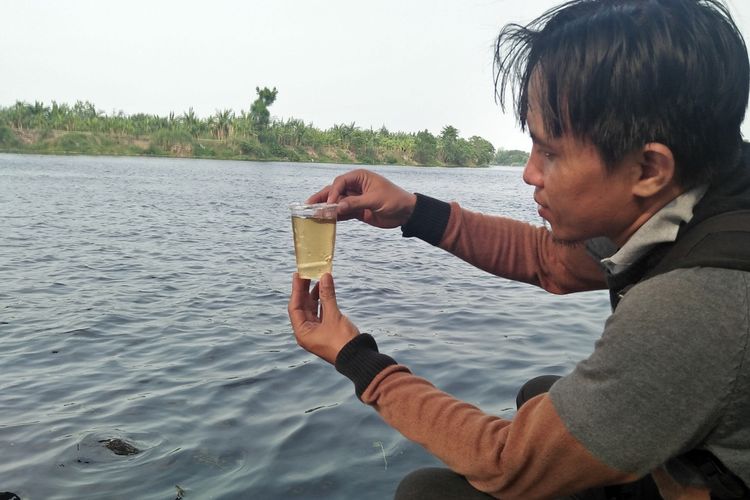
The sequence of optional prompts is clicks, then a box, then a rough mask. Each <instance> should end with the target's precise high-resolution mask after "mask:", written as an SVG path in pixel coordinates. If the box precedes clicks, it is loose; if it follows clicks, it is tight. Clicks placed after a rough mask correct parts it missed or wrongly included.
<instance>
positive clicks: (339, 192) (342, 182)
mask: <svg viewBox="0 0 750 500" xmlns="http://www.w3.org/2000/svg"><path fill="white" fill-rule="evenodd" d="M363 184H364V179H363V178H362V174H361V171H360V170H353V171H351V172H347V173H345V174H343V175H339V176H338V177H336V178H335V179H334V180H333V183H332V184H331V190H330V191H329V192H328V200H327V201H328V203H336V202H338V201H339V199H340V198H341V197H343V196H347V195H350V194H360V193H362V185H363Z"/></svg>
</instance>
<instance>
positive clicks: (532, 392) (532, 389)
mask: <svg viewBox="0 0 750 500" xmlns="http://www.w3.org/2000/svg"><path fill="white" fill-rule="evenodd" d="M560 378H562V377H560V376H559V375H540V376H538V377H535V378H532V379H531V380H529V381H528V382H526V383H525V384H523V386H522V387H521V389H520V390H519V391H518V395H517V396H516V408H520V407H521V406H522V405H523V404H524V403H525V402H526V401H528V400H529V399H531V398H533V397H534V396H538V395H539V394H543V393H545V392H548V391H549V389H550V387H552V384H554V383H555V382H556V381H557V380H559V379H560Z"/></svg>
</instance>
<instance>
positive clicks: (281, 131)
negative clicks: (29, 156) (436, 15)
mask: <svg viewBox="0 0 750 500" xmlns="http://www.w3.org/2000/svg"><path fill="white" fill-rule="evenodd" d="M256 93H257V98H256V99H255V101H253V102H252V104H251V106H250V109H249V110H248V111H241V112H240V113H239V114H238V113H235V112H234V111H232V110H229V109H227V110H217V111H216V113H215V114H214V115H212V116H210V117H208V118H199V117H198V116H197V115H196V114H195V112H194V111H193V109H192V108H190V109H189V110H188V111H187V112H185V113H183V114H181V115H175V114H174V113H170V114H169V116H166V117H161V116H156V115H150V114H143V113H139V114H134V115H126V114H124V113H123V112H119V113H113V114H111V115H107V114H105V113H104V112H102V111H101V110H98V109H97V108H96V106H94V104H92V103H90V102H88V101H78V102H76V103H75V104H74V105H72V106H70V105H68V104H58V103H57V102H54V101H53V102H52V103H51V104H50V105H49V106H48V105H45V104H44V103H42V102H35V103H34V104H29V103H25V102H20V101H19V102H16V103H15V104H14V105H13V106H9V107H1V106H0V151H4V152H15V153H48V154H91V155H150V156H177V157H195V158H218V159H241V160H270V161H277V160H281V161H292V162H335V163H354V164H357V163H360V164H370V165H376V164H398V165H424V166H460V167H482V166H487V165H490V164H494V165H510V166H514V165H523V164H525V162H526V159H527V158H528V153H526V152H524V151H517V150H511V151H508V150H504V149H498V150H495V148H494V146H493V145H492V143H490V142H489V141H488V140H486V139H484V138H482V137H478V136H473V137H470V138H468V139H464V138H461V137H459V131H458V130H457V129H456V128H455V127H453V126H451V125H446V126H445V127H443V129H442V131H441V132H440V134H439V135H437V136H435V135H433V134H431V133H430V132H429V131H427V130H423V131H421V132H417V133H404V132H391V131H389V130H388V129H386V128H385V127H382V128H380V129H378V130H373V129H362V128H360V127H357V126H356V125H355V124H354V123H350V124H341V125H334V126H333V127H331V128H329V129H327V130H320V129H317V128H315V127H314V126H313V125H312V123H310V124H306V123H304V122H303V121H302V120H297V119H294V118H290V119H287V120H277V119H272V118H271V113H270V111H269V107H270V106H271V105H272V104H273V103H274V102H275V101H276V98H277V96H278V91H277V90H276V88H273V89H269V88H268V87H263V88H259V87H258V88H256Z"/></svg>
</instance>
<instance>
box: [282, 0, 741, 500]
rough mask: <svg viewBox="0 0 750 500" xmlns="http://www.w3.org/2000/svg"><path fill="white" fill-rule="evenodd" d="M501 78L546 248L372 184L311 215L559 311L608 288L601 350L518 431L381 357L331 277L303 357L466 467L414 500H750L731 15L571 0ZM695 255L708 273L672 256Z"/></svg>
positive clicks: (296, 307) (526, 414)
mask: <svg viewBox="0 0 750 500" xmlns="http://www.w3.org/2000/svg"><path fill="white" fill-rule="evenodd" d="M495 60H496V76H497V78H496V88H497V89H498V93H499V96H500V99H501V102H503V99H504V96H505V93H506V91H507V90H508V89H510V88H512V89H513V95H514V97H515V105H516V111H517V116H518V118H519V121H520V124H521V126H522V127H523V128H525V129H527V130H528V131H529V133H530V135H531V139H532V151H531V156H530V158H529V161H528V164H527V165H526V167H525V170H524V173H523V178H524V181H525V182H527V183H528V184H530V185H532V186H534V188H535V191H534V200H535V201H536V203H537V204H538V207H539V215H540V216H541V217H542V218H543V219H544V220H546V221H547V223H548V229H545V228H538V227H533V226H530V225H527V224H524V223H521V222H518V221H513V220H510V219H507V218H502V217H493V216H486V215H482V214H478V213H473V212H470V211H468V210H465V209H462V208H461V207H460V205H458V204H457V203H455V202H452V203H450V204H449V203H445V202H442V201H438V200H435V199H432V198H429V197H426V196H424V195H421V194H412V193H408V192H406V191H404V190H403V189H401V188H399V187H397V186H395V185H394V184H392V183H390V182H389V181H388V180H386V179H384V178H383V177H381V176H378V175H376V174H374V173H371V172H367V171H364V170H357V171H354V172H350V173H347V174H344V175H342V176H340V177H337V178H336V179H335V180H334V182H333V183H332V185H330V186H328V187H326V188H324V189H323V190H321V191H320V192H319V193H317V194H315V195H313V196H312V197H311V198H310V201H311V202H319V201H329V202H338V203H339V204H340V207H339V218H340V219H347V218H357V219H359V220H362V221H364V222H366V223H368V224H371V225H374V226H377V227H382V228H392V227H398V226H401V228H402V231H403V234H404V236H407V237H412V236H414V237H419V238H421V239H423V240H425V241H427V242H428V243H431V244H433V245H437V246H439V247H441V248H443V249H445V250H447V251H448V252H450V253H453V254H454V255H456V256H458V257H460V258H462V259H465V260H466V261H468V262H470V263H471V264H474V265H475V266H477V267H479V268H481V269H484V270H487V271H489V272H492V273H494V274H497V275H499V276H503V277H506V278H511V279H515V280H519V281H523V282H527V283H532V284H535V285H538V286H541V287H543V288H544V289H546V290H548V291H550V292H553V293H569V292H575V291H583V290H592V289H602V288H609V289H610V293H611V298H612V305H613V314H612V316H611V317H610V318H609V319H608V321H607V323H606V325H605V329H604V332H603V333H602V337H601V339H600V340H599V341H598V342H597V344H596V346H595V350H594V352H593V353H592V354H591V356H590V357H589V358H588V359H586V360H584V361H582V362H581V363H579V364H578V366H577V367H576V368H575V370H574V371H573V372H572V373H570V374H568V375H567V376H565V377H562V378H559V379H557V378H555V377H546V378H541V379H536V380H534V381H532V382H530V383H529V384H527V385H526V386H524V388H523V389H522V390H521V392H520V393H519V406H520V408H519V411H518V413H517V414H516V416H515V417H514V419H513V420H504V419H501V418H497V417H494V416H491V415H487V414H484V413H482V412H481V410H479V409H478V408H475V407H473V406H471V405H469V404H466V403H462V402H460V401H458V400H456V399H454V398H453V397H451V396H449V395H448V394H445V393H443V392H441V391H440V390H438V389H437V388H435V387H434V386H432V385H431V384H430V383H429V382H427V381H426V380H424V379H421V378H419V377H417V376H415V375H413V374H412V373H411V372H410V371H409V370H408V369H407V368H406V367H404V366H402V365H399V364H397V363H396V361H394V360H393V359H392V358H390V357H388V356H386V355H385V354H381V353H379V352H378V350H377V346H376V344H375V340H374V339H373V338H372V337H371V336H369V335H367V334H360V333H359V332H358V330H357V328H356V326H354V324H352V323H351V321H349V319H348V318H347V317H346V316H344V315H343V314H342V313H341V312H340V311H339V309H338V307H337V305H336V299H335V292H334V286H333V281H332V278H331V276H330V275H325V276H323V278H322V279H321V281H320V283H319V284H318V285H317V286H316V287H315V288H313V290H312V291H309V290H308V288H309V281H306V280H301V279H299V278H298V277H297V276H295V278H294V281H293V287H292V295H291V298H290V302H289V316H290V319H291V322H292V327H293V329H294V332H295V336H296V338H297V341H298V343H299V344H300V345H301V346H302V347H304V348H305V349H307V350H308V351H310V352H312V353H314V354H316V355H318V356H320V357H321V358H323V359H325V360H326V361H328V362H329V363H332V364H335V366H336V369H337V370H338V371H340V372H341V373H343V374H344V375H346V376H347V377H349V378H350V379H351V380H352V381H353V382H354V385H355V390H356V394H357V396H358V397H359V398H360V399H361V400H362V401H363V402H364V403H366V404H369V405H371V406H373V407H374V408H375V409H376V410H377V411H378V413H379V414H380V415H381V416H382V417H383V418H384V419H385V420H386V422H388V423H389V424H390V425H392V426H393V427H394V428H396V429H398V430H399V431H400V432H401V433H403V434H404V435H405V436H406V437H408V438H410V439H412V440H414V441H416V442H418V443H420V444H422V445H423V446H425V447H426V448H427V449H428V450H429V451H430V452H432V453H433V454H435V455H436V456H437V457H438V458H440V459H441V460H442V461H443V462H444V463H445V464H447V465H448V467H449V468H450V470H442V469H429V470H425V471H417V472H416V473H414V474H412V475H410V476H408V477H407V478H406V479H405V480H404V481H403V482H402V483H401V485H400V486H399V489H398V491H397V498H487V497H488V495H489V496H493V497H498V498H504V499H506V498H524V499H529V498H557V497H564V496H572V497H573V498H613V497H614V498H658V497H659V495H661V496H662V497H664V498H667V499H669V498H680V499H683V498H684V499H688V498H691V499H692V498H696V499H697V498H703V499H708V498H711V497H713V498H750V496H748V490H747V486H746V485H748V484H750V320H749V317H750V306H749V304H750V272H748V271H750V265H747V263H748V262H750V243H748V242H750V240H749V239H748V238H747V235H748V234H749V233H750V223H748V221H750V217H748V216H747V215H748V214H747V212H742V210H747V209H750V149H747V148H746V146H744V145H743V143H742V138H741V134H740V124H741V122H742V120H743V117H744V113H745V107H746V104H747V101H748V82H749V80H750V76H749V73H750V71H749V70H748V56H747V50H746V48H745V44H744V41H743V40H742V37H741V35H740V34H739V32H738V30H737V27H736V26H735V24H734V22H733V21H732V19H731V17H730V15H729V13H728V12H727V10H726V8H725V7H724V6H723V5H722V4H721V3H720V0H573V1H571V2H567V3H565V4H564V5H562V6H561V7H559V8H557V9H553V10H551V11H549V12H547V13H546V14H544V15H543V16H541V17H540V18H538V19H537V20H535V21H533V22H532V23H530V24H529V25H528V26H525V27H522V26H516V25H510V26H506V27H505V28H504V29H503V31H502V32H501V34H500V36H499V38H498V43H497V51H496V58H495ZM717 215H718V218H717V217H716V216H717ZM738 215H739V217H737V216H738ZM725 216H729V218H730V219H732V221H733V222H732V224H733V225H732V226H731V231H730V232H726V226H727V224H726V217H725ZM717 220H718V221H719V223H716V221H717ZM722 221H723V222H722ZM709 223H710V224H713V225H712V226H711V225H710V224H709ZM711 227H713V228H714V229H710V228H711ZM717 227H718V229H717ZM722 228H723V229H722ZM722 231H724V232H722ZM696 235H697V236H696ZM741 238H744V239H741ZM691 240H697V241H698V242H699V243H694V242H691ZM686 242H690V245H691V246H689V247H687V250H685V251H684V252H682V253H683V254H687V255H688V257H691V256H695V255H699V254H705V255H707V259H708V260H695V259H693V260H692V261H686V260H685V258H684V256H683V257H675V253H674V252H675V251H676V250H677V249H680V250H682V249H683V248H685V247H686V245H687V243H686ZM706 242H709V243H706ZM711 242H713V243H711ZM716 242H718V244H716ZM701 245H702V246H701ZM707 245H708V246H707ZM717 249H719V250H721V252H723V253H721V255H724V257H721V256H718V255H719V254H718V253H717V251H718V250H717ZM667 252H670V253H667ZM714 254H715V255H714ZM716 256H718V257H716ZM691 258H692V257H691ZM680 259H683V260H682V261H680ZM660 262H661V263H662V264H660ZM686 262H687V264H686ZM706 262H710V263H709V264H706ZM666 264H669V267H667V268H666V270H665V269H664V266H665V265H666ZM659 266H661V267H659ZM653 274H656V275H655V276H652V275H653ZM318 306H320V314H318ZM612 485H626V486H622V487H618V486H615V487H613V486H612ZM654 485H655V486H654ZM656 488H658V492H657V489H656Z"/></svg>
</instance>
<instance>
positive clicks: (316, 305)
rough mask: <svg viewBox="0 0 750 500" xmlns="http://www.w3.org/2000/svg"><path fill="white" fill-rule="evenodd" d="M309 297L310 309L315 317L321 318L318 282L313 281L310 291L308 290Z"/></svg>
mask: <svg viewBox="0 0 750 500" xmlns="http://www.w3.org/2000/svg"><path fill="white" fill-rule="evenodd" d="M310 299H311V301H312V311H313V312H314V313H315V317H316V318H320V320H321V321H322V320H323V317H322V312H323V311H322V310H320V302H319V301H320V282H317V283H315V286H314V287H313V289H312V292H310Z"/></svg>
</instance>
